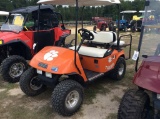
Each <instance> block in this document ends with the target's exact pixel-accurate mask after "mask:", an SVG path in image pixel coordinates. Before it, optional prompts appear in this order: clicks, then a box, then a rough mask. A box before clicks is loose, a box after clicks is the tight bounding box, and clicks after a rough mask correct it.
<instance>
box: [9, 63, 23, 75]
mask: <svg viewBox="0 0 160 119" xmlns="http://www.w3.org/2000/svg"><path fill="white" fill-rule="evenodd" d="M24 68H25V66H24V64H23V63H14V64H13V65H12V66H11V67H10V70H9V75H10V76H11V77H12V78H16V77H19V76H21V74H22V73H23V71H24Z"/></svg>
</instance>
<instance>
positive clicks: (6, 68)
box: [1, 55, 28, 83]
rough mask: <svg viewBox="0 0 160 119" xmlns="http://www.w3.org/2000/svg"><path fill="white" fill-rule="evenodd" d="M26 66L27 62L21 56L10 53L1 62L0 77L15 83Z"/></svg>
mask: <svg viewBox="0 0 160 119" xmlns="http://www.w3.org/2000/svg"><path fill="white" fill-rule="evenodd" d="M27 68H28V63H27V62H26V60H25V59H24V58H23V57H21V56H18V55H12V56H10V57H8V58H6V59H5V60H3V62H2V64H1V73H2V77H3V79H4V80H5V81H7V82H10V83H16V82H18V81H19V79H20V76H21V75H22V73H23V72H24V71H25V70H27Z"/></svg>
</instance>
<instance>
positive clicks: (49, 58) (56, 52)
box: [44, 50, 58, 61]
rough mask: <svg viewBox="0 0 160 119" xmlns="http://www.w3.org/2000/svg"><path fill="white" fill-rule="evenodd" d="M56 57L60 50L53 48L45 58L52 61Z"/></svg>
mask: <svg viewBox="0 0 160 119" xmlns="http://www.w3.org/2000/svg"><path fill="white" fill-rule="evenodd" d="M56 57H58V51H55V50H51V51H49V52H47V53H46V54H45V55H44V60H47V61H52V60H53V59H54V58H56Z"/></svg>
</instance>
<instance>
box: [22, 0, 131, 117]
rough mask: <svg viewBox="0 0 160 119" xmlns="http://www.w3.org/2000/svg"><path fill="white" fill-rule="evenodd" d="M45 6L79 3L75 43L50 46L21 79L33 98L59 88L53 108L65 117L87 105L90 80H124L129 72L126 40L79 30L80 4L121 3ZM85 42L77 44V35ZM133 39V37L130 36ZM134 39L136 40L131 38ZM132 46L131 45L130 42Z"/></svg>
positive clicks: (57, 0) (96, 1)
mask: <svg viewBox="0 0 160 119" xmlns="http://www.w3.org/2000/svg"><path fill="white" fill-rule="evenodd" d="M38 3H43V4H49V3H51V4H54V5H57V4H60V5H63V4H64V5H65V4H68V5H75V4H76V16H77V18H76V33H75V39H74V41H75V44H74V45H73V44H72V45H68V46H69V47H67V48H64V47H56V46H51V47H50V46H47V47H45V48H43V49H42V50H41V51H40V52H39V53H37V54H36V55H35V56H34V57H33V59H32V60H31V61H30V66H31V68H30V69H28V70H27V71H26V72H24V74H23V75H22V76H21V78H20V87H21V89H22V91H23V92H24V93H25V94H26V95H29V96H35V95H38V94H40V93H42V92H43V91H44V90H45V88H46V86H50V87H55V88H54V91H53V93H52V106H53V108H54V109H55V111H57V112H58V113H59V114H61V115H63V116H70V115H73V114H74V113H75V112H76V111H78V109H79V108H80V106H81V104H82V102H83V86H84V85H85V84H86V83H87V82H90V81H93V80H95V79H98V78H99V77H101V76H103V75H105V74H107V73H108V74H109V76H110V77H111V78H113V79H114V80H121V79H122V78H123V77H124V75H125V71H126V62H125V58H126V57H125V53H124V50H123V49H122V46H125V43H124V42H123V41H120V38H119V37H118V36H117V34H116V33H115V32H104V31H103V32H96V31H89V30H87V29H84V28H83V25H82V28H81V29H78V28H77V19H78V5H79V6H85V5H86V6H91V5H111V4H119V3H120V1H119V0H115V1H112V2H111V1H110V0H103V1H101V0H88V1H85V2H84V0H79V1H78V0H67V1H63V0H40V1H39V2H38ZM78 34H80V36H81V42H80V44H79V45H77V36H78ZM130 37H131V36H130ZM131 39H132V37H131ZM130 47H131V42H130Z"/></svg>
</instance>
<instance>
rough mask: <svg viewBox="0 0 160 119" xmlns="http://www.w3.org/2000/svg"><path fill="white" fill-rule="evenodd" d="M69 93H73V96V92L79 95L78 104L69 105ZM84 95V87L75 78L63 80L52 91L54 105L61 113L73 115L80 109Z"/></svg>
mask: <svg viewBox="0 0 160 119" xmlns="http://www.w3.org/2000/svg"><path fill="white" fill-rule="evenodd" d="M69 94H70V95H71V94H72V96H73V94H75V95H76V96H77V95H78V99H77V100H78V101H77V102H76V104H73V105H74V106H73V107H69V106H67V105H69V104H67V103H66V100H67V99H68V98H69V97H68V96H69ZM75 95H74V96H75ZM83 95H84V92H83V87H82V86H81V85H80V84H79V83H78V82H76V81H73V80H65V81H62V82H60V83H59V84H58V85H57V86H56V87H55V89H54V91H53V93H52V107H53V109H54V110H55V111H56V112H58V113H59V114H60V115H63V116H71V115H73V114H74V113H75V112H77V111H78V110H79V108H80V106H81V104H82V102H83ZM67 97H68V98H67ZM74 98H76V97H74ZM72 99H73V98H72ZM72 101H73V100H72ZM71 103H73V102H71Z"/></svg>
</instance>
